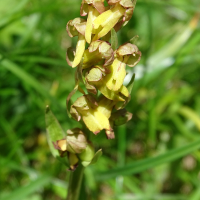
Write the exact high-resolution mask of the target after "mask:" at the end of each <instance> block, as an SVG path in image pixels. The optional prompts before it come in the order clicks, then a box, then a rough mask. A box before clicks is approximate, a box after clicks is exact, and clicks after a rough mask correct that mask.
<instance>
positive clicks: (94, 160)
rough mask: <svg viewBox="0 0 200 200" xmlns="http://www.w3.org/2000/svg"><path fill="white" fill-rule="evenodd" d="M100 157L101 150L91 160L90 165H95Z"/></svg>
mask: <svg viewBox="0 0 200 200" xmlns="http://www.w3.org/2000/svg"><path fill="white" fill-rule="evenodd" d="M101 156H102V149H99V150H98V151H97V152H96V153H95V155H94V157H93V158H92V161H91V162H90V165H92V164H95V163H96V162H97V161H98V159H99V158H100V157H101Z"/></svg>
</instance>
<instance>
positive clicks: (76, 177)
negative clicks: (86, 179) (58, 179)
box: [67, 164, 84, 200]
mask: <svg viewBox="0 0 200 200" xmlns="http://www.w3.org/2000/svg"><path fill="white" fill-rule="evenodd" d="M83 171H84V167H83V166H82V165H81V164H79V166H78V167H77V169H76V170H75V171H74V172H71V174H70V178H69V187H68V193H67V200H78V198H79V193H80V188H81V183H82V179H83Z"/></svg>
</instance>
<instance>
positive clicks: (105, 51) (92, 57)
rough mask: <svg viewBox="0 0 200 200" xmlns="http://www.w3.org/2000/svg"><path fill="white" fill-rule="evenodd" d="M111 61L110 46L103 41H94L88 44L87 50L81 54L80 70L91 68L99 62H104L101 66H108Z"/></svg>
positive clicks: (111, 51)
mask: <svg viewBox="0 0 200 200" xmlns="http://www.w3.org/2000/svg"><path fill="white" fill-rule="evenodd" d="M113 59H114V56H113V49H112V48H111V46H110V44H109V43H107V42H105V41H101V40H96V41H94V42H92V43H91V44H90V46H89V48H88V49H86V50H85V52H84V54H83V65H82V68H83V69H85V68H88V67H91V66H92V65H95V64H97V63H98V62H100V61H101V62H104V63H103V66H108V65H110V64H111V63H112V62H113Z"/></svg>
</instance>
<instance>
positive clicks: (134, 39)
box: [130, 35, 139, 45]
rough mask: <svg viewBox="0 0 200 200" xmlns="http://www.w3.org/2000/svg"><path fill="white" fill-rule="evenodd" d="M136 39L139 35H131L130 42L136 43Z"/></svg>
mask: <svg viewBox="0 0 200 200" xmlns="http://www.w3.org/2000/svg"><path fill="white" fill-rule="evenodd" d="M138 39H139V36H138V35H135V36H134V37H132V38H131V39H130V43H131V44H135V45H136V43H137V41H138Z"/></svg>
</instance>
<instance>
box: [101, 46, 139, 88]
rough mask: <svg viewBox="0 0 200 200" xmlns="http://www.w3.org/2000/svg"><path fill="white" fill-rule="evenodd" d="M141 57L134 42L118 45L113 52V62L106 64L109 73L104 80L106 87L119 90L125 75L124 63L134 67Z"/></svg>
mask: <svg viewBox="0 0 200 200" xmlns="http://www.w3.org/2000/svg"><path fill="white" fill-rule="evenodd" d="M140 58H141V52H140V51H139V50H138V48H137V46H136V45H134V44H130V43H126V44H124V45H122V46H120V47H119V48H118V49H117V50H116V52H115V60H114V62H113V63H112V64H111V65H110V66H108V70H110V72H111V73H110V74H108V75H107V76H106V77H105V79H104V81H105V82H106V86H107V88H108V89H110V90H112V91H118V90H120V88H121V86H122V85H123V82H124V78H125V76H126V65H128V66H130V67H134V66H135V65H136V64H137V63H138V62H139V61H140Z"/></svg>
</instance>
